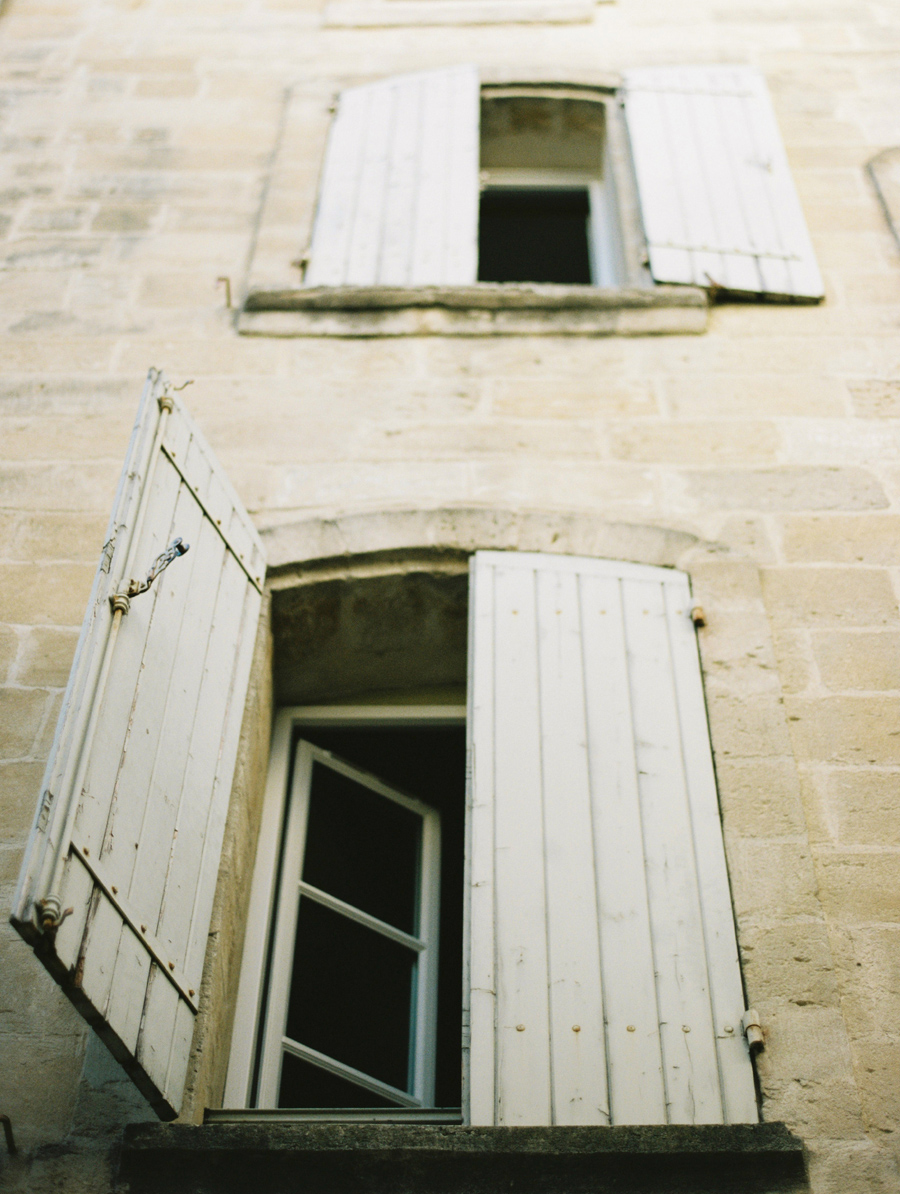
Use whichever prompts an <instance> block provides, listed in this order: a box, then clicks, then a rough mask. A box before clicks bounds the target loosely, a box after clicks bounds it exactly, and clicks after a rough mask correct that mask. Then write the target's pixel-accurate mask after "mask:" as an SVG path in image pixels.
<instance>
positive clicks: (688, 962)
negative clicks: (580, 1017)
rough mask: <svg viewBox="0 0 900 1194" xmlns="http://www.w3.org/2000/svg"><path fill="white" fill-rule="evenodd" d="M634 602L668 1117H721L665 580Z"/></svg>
mask: <svg viewBox="0 0 900 1194" xmlns="http://www.w3.org/2000/svg"><path fill="white" fill-rule="evenodd" d="M624 611H625V637H626V643H627V649H628V657H629V672H630V687H631V700H632V710H633V717H634V740H635V743H636V754H637V764H638V776H639V792H640V804H641V825H642V830H643V839H644V857H645V864H646V870H647V889H648V896H649V900H648V903H649V909H650V930H651V935H652V940H653V955H654V964H655V969H656V976H657V978H656V992H657V1006H658V1010H659V1020H660V1036H661V1039H662V1051H663V1061H664V1067H665V1068H664V1072H665V1080H666V1103H667V1119H668V1122H669V1123H721V1122H722V1106H721V1099H720V1095H719V1089H718V1062H717V1059H716V1058H715V1055H714V1053H713V1027H712V1023H711V1012H710V1005H709V985H708V977H707V973H706V965H705V956H704V939H703V924H702V919H701V914H700V903H699V896H698V892H697V886H696V876H695V871H694V859H693V847H692V833H691V824H690V819H689V814H688V806H687V793H686V792H685V789H684V776H683V770H682V760H681V741H680V730H679V724H678V714H677V704H676V693H675V691H674V683H673V678H672V674H671V665H670V653H669V641H668V633H667V625H666V612H665V606H664V600H663V592H662V586H660V585H658V584H656V585H652V584H634V585H629V586H627V587H626V589H625V594H624Z"/></svg>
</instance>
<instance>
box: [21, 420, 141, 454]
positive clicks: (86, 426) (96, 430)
mask: <svg viewBox="0 0 900 1194" xmlns="http://www.w3.org/2000/svg"><path fill="white" fill-rule="evenodd" d="M133 421H134V419H133V412H129V411H128V410H126V409H122V408H119V409H116V410H114V411H110V412H108V413H107V414H106V415H87V416H86V415H83V414H79V415H75V416H68V417H66V416H64V415H53V416H51V417H44V416H40V415H37V416H33V417H28V416H25V415H13V416H12V417H6V416H3V415H0V443H2V444H3V455H4V457H5V458H6V459H7V460H9V461H14V460H28V459H29V458H30V459H32V460H54V459H55V460H67V459H68V460H72V459H80V460H90V459H97V458H98V457H104V456H106V457H110V458H112V459H115V458H116V457H119V458H120V459H121V458H122V457H124V455H125V449H126V448H127V447H128V437H129V435H130V433H131V426H132V423H133Z"/></svg>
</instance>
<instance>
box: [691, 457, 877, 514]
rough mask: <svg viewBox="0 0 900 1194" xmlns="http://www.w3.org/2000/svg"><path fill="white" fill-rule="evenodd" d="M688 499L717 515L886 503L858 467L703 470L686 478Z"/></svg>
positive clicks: (854, 507) (871, 479) (860, 507)
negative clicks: (727, 512) (740, 511)
mask: <svg viewBox="0 0 900 1194" xmlns="http://www.w3.org/2000/svg"><path fill="white" fill-rule="evenodd" d="M686 476H687V483H688V495H689V496H690V497H692V498H693V499H694V501H695V502H696V503H697V504H698V505H700V506H712V507H714V508H718V509H722V510H758V511H773V512H778V511H790V510H872V509H881V508H883V507H885V506H887V504H888V500H887V498H886V497H885V495H884V491H883V489H882V488H881V485H880V484H879V482H878V480H877V479H876V478H875V477H874V476H873V475H872V474H871V473H869V472H867V471H866V470H865V469H861V468H825V467H811V468H802V467H799V466H794V467H782V468H772V469H708V470H705V471H703V472H690V473H687V474H686Z"/></svg>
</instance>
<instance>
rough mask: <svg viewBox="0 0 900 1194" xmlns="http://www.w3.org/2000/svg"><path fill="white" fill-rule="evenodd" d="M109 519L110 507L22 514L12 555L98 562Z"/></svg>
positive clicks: (36, 559) (19, 559)
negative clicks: (90, 511) (89, 511)
mask: <svg viewBox="0 0 900 1194" xmlns="http://www.w3.org/2000/svg"><path fill="white" fill-rule="evenodd" d="M123 454H124V453H123ZM110 500H111V495H110ZM108 521H109V515H108V512H107V511H104V512H103V513H97V514H63V513H60V512H58V511H55V510H48V511H42V512H41V513H40V514H36V513H35V514H24V515H20V516H19V518H18V524H17V528H16V529H17V534H16V539H15V546H14V552H15V554H14V556H13V558H14V559H16V560H18V561H25V560H31V561H34V562H41V561H49V560H71V561H73V562H76V561H77V562H79V563H94V564H96V562H97V560H98V559H99V558H100V551H101V549H102V547H103V541H104V539H105V538H106V528H107V523H108Z"/></svg>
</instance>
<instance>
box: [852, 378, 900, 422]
mask: <svg viewBox="0 0 900 1194" xmlns="http://www.w3.org/2000/svg"><path fill="white" fill-rule="evenodd" d="M847 389H848V390H849V391H850V396H851V398H852V399H853V409H854V411H855V412H856V414H857V415H859V416H860V417H861V418H863V419H896V418H900V381H894V380H890V381H882V380H878V379H874V378H873V379H866V380H863V381H848V382H847Z"/></svg>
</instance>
